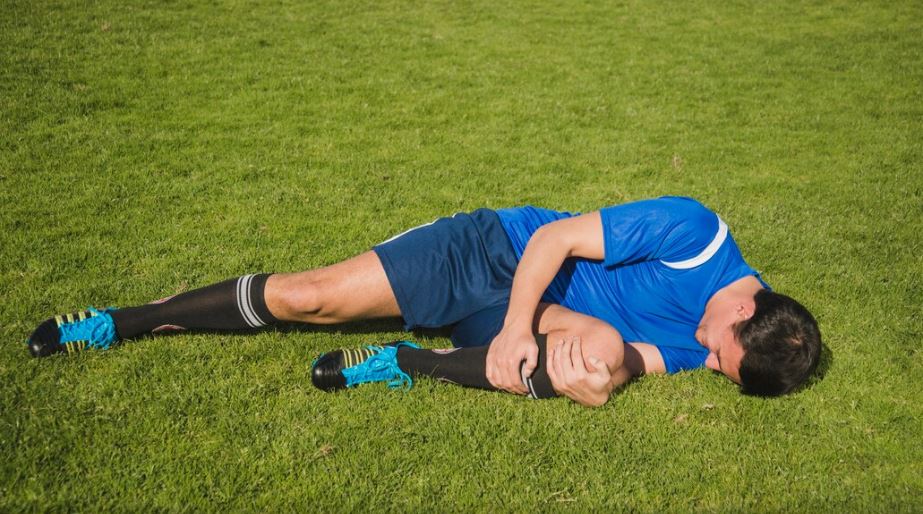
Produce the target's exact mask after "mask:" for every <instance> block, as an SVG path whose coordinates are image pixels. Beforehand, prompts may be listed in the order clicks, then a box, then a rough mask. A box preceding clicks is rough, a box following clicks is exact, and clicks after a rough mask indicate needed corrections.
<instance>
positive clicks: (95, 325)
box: [29, 252, 400, 357]
mask: <svg viewBox="0 0 923 514" xmlns="http://www.w3.org/2000/svg"><path fill="white" fill-rule="evenodd" d="M387 316H400V309H399V308H398V306H397V300H396V299H395V298H394V294H393V292H392V291H391V286H390V283H389V282H388V279H387V276H386V275H385V272H384V268H383V267H382V265H381V262H380V261H379V260H378V256H377V255H376V254H375V253H374V252H366V253H363V254H361V255H359V256H357V257H353V258H352V259H349V260H346V261H344V262H341V263H338V264H334V265H332V266H327V267H324V268H319V269H316V270H310V271H305V272H301V273H291V274H281V275H266V274H263V275H245V276H243V277H238V278H234V279H230V280H226V281H224V282H220V283H217V284H213V285H210V286H207V287H203V288H200V289H196V290H193V291H189V292H186V293H181V294H178V295H175V296H171V297H168V298H165V299H162V300H156V301H154V302H151V303H149V304H146V305H141V306H137V307H128V308H124V309H119V310H115V311H112V312H100V311H87V312H84V313H77V314H73V315H66V316H57V317H56V318H51V319H48V320H46V321H45V322H43V323H42V324H41V325H39V327H38V328H37V329H36V330H35V332H33V334H32V336H31V337H30V339H29V349H30V351H31V352H32V354H33V355H35V356H37V357H38V356H45V355H50V354H52V353H56V352H59V351H65V350H67V351H71V350H72V349H74V348H76V349H77V350H78V351H79V350H82V349H84V348H88V347H96V348H105V347H108V346H109V345H110V344H112V343H113V342H116V341H118V340H121V339H130V338H134V337H137V336H140V335H145V334H150V333H154V332H159V331H162V330H185V329H200V330H237V329H250V328H257V327H261V326H265V325H271V324H273V323H275V322H277V321H299V322H305V323H339V322H343V321H350V320H355V319H362V318H371V317H387Z"/></svg>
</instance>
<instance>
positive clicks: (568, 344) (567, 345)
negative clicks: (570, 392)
mask: <svg viewBox="0 0 923 514" xmlns="http://www.w3.org/2000/svg"><path fill="white" fill-rule="evenodd" d="M573 346H574V340H573V339H570V340H567V341H564V344H563V345H562V346H561V375H562V376H563V377H564V382H565V383H567V384H572V383H573V381H574V363H573V362H572V360H571V352H572V348H573Z"/></svg>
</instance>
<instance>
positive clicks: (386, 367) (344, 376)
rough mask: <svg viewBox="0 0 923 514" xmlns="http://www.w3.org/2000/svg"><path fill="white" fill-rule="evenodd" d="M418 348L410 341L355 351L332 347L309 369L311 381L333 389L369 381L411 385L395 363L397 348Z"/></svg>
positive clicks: (393, 384)
mask: <svg viewBox="0 0 923 514" xmlns="http://www.w3.org/2000/svg"><path fill="white" fill-rule="evenodd" d="M402 346H407V347H410V348H420V347H419V346H417V345H415V344H413V343H411V342H409V341H394V342H391V343H388V344H386V345H384V346H376V345H369V346H366V347H365V348H361V349H358V350H334V351H332V352H328V353H325V354H323V355H321V356H320V357H318V358H317V359H316V360H315V361H314V364H313V368H312V370H311V382H312V383H313V384H314V386H315V387H317V388H318V389H322V390H324V391H336V390H339V389H345V388H347V387H355V386H357V385H359V384H365V383H368V382H387V383H388V387H391V388H396V387H406V388H407V389H410V388H411V387H413V380H412V379H411V378H410V375H408V374H407V373H404V371H403V370H402V369H401V368H400V367H398V365H397V349H398V348H400V347H402Z"/></svg>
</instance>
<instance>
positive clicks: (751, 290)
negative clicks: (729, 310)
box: [705, 275, 764, 310]
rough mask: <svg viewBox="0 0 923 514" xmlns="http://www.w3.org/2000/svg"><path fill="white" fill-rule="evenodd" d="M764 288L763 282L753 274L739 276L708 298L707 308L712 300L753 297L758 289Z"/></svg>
mask: <svg viewBox="0 0 923 514" xmlns="http://www.w3.org/2000/svg"><path fill="white" fill-rule="evenodd" d="M760 289H764V287H763V283H762V282H760V281H759V279H757V278H756V277H755V276H753V275H747V276H746V277H743V278H739V279H737V280H735V281H733V282H731V283H730V284H728V285H726V286H724V287H722V288H721V289H719V290H718V292H716V293H715V294H713V295H712V297H711V298H710V299H709V300H708V303H707V304H706V305H705V308H706V310H707V309H708V305H709V304H711V303H712V302H716V303H717V302H720V301H723V300H727V299H732V298H740V297H744V298H753V296H754V295H755V294H756V292H757V291H759V290H760Z"/></svg>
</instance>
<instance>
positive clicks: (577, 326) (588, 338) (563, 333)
mask: <svg viewBox="0 0 923 514" xmlns="http://www.w3.org/2000/svg"><path fill="white" fill-rule="evenodd" d="M575 336H576V337H579V338H580V342H581V346H582V347H583V359H584V362H586V363H587V365H589V357H596V358H597V359H599V360H601V361H603V362H605V363H606V366H607V367H608V368H609V370H610V371H615V370H617V369H618V368H620V367H621V366H622V362H623V360H624V358H625V344H624V342H623V340H622V335H621V334H620V333H619V331H618V330H616V329H615V327H613V326H612V325H610V324H608V323H606V322H605V321H602V320H600V319H596V318H590V317H588V316H587V317H585V318H584V319H581V320H580V321H579V322H578V323H574V324H573V325H571V326H564V327H558V328H556V329H555V330H552V331H549V332H548V344H549V345H551V344H556V343H557V342H558V341H562V340H567V339H570V338H572V337H575Z"/></svg>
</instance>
